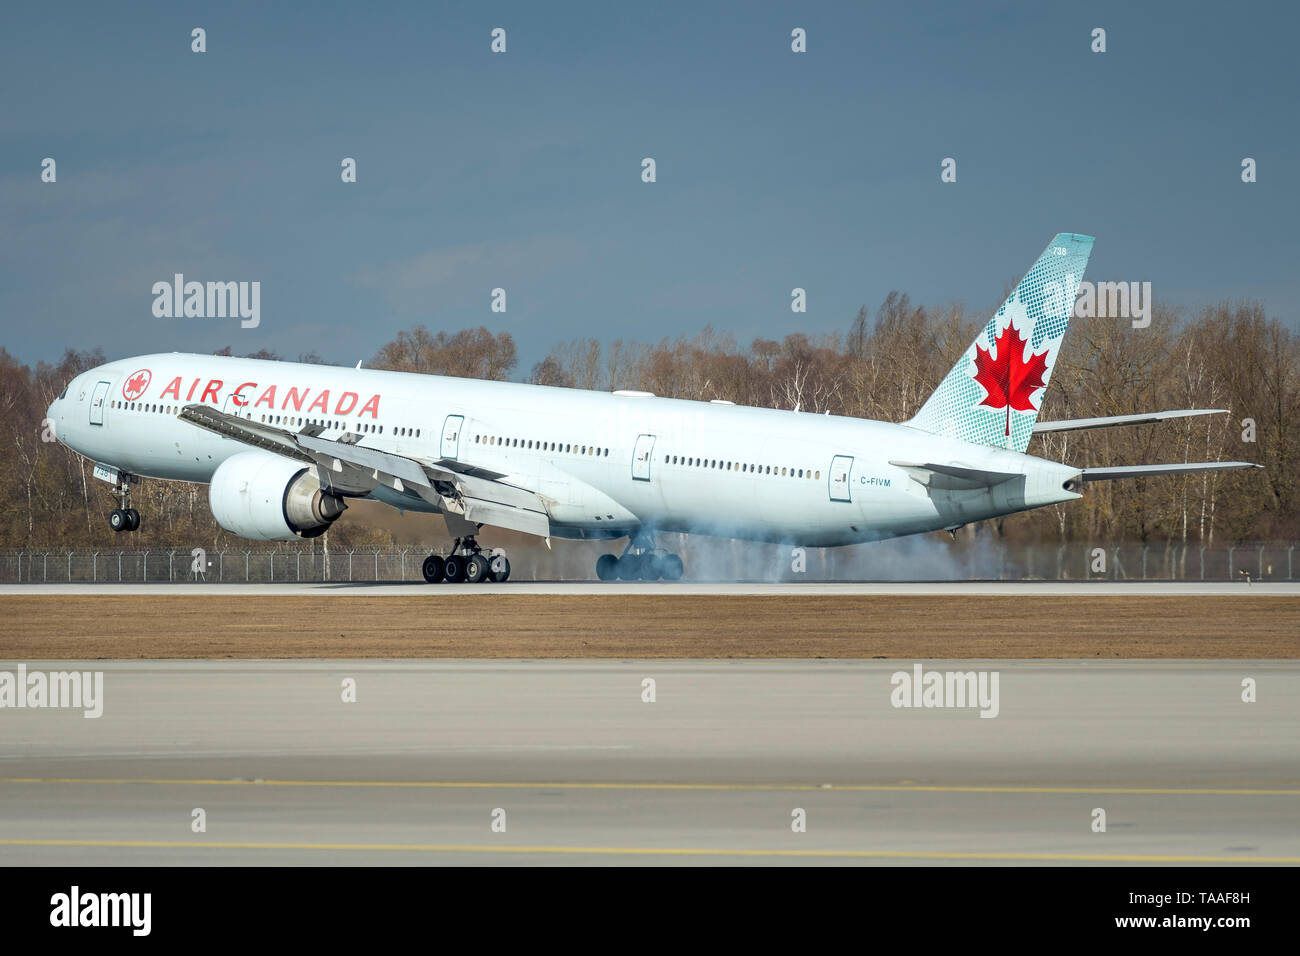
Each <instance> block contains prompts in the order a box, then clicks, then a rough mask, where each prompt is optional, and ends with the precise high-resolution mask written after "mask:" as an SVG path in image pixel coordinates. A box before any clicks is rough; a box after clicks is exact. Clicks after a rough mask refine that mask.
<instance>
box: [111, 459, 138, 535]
mask: <svg viewBox="0 0 1300 956" xmlns="http://www.w3.org/2000/svg"><path fill="white" fill-rule="evenodd" d="M135 480H136V478H135V476H134V475H128V474H126V473H125V472H123V473H122V474H121V475H119V476H118V479H117V484H115V485H113V494H115V495H117V497H118V500H119V501H120V502H121V504H122V507H120V508H114V509H113V510H112V511H110V512H109V513H108V526H109V527H110V528H112V529H113V530H114V531H119V532H120V531H138V530H140V512H138V511H136V510H135V509H134V508H132V507H131V485H132V483H133V482H134V481H135Z"/></svg>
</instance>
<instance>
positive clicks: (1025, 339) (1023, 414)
mask: <svg viewBox="0 0 1300 956" xmlns="http://www.w3.org/2000/svg"><path fill="white" fill-rule="evenodd" d="M1091 254H1092V237H1091V236H1076V235H1074V234H1073V233H1069V232H1063V233H1061V234H1060V235H1058V236H1057V237H1056V238H1055V239H1053V240H1052V241H1051V242H1050V243H1049V244H1048V246H1047V248H1046V249H1045V250H1044V251H1043V254H1042V255H1041V256H1039V257H1038V261H1037V262H1035V263H1034V267H1033V268H1032V269H1030V270H1029V274H1028V275H1026V276H1025V277H1024V278H1023V279H1021V280H1020V284H1019V285H1017V286H1016V287H1015V289H1014V290H1013V291H1012V293H1011V295H1010V297H1009V298H1008V299H1007V301H1006V302H1004V303H1002V308H1000V309H998V311H997V313H996V314H995V315H994V316H993V318H991V319H989V324H988V325H986V326H985V327H984V331H983V332H981V333H980V334H979V335H978V336H977V337H976V338H975V341H974V342H972V343H971V346H970V348H969V349H967V350H966V354H964V355H963V356H962V357H961V358H960V359H959V360H958V362H957V364H956V365H954V366H953V368H952V371H951V372H949V373H948V374H947V376H945V378H944V380H943V381H942V382H940V383H939V387H938V388H937V389H935V390H934V393H933V394H932V395H931V396H930V397H929V398H928V399H926V402H925V404H924V405H923V406H921V410H920V411H919V412H917V413H916V416H915V417H914V418H912V419H911V420H910V421H908V422H907V423H906V424H908V425H911V426H912V427H913V428H919V429H921V430H922V431H927V432H933V433H935V434H936V435H945V436H947V437H950V438H959V439H961V440H962V441H968V442H974V443H976V444H980V445H997V446H999V447H1003V448H1010V449H1011V450H1012V451H1019V452H1023V451H1024V450H1025V449H1026V448H1027V447H1029V438H1030V436H1031V435H1032V434H1033V431H1034V422H1035V420H1036V419H1037V418H1038V408H1039V405H1040V404H1041V403H1042V396H1043V390H1044V389H1045V388H1046V387H1047V383H1048V382H1049V381H1051V378H1052V368H1053V366H1055V364H1056V356H1057V353H1058V352H1059V351H1060V348H1061V340H1062V339H1063V338H1064V337H1065V329H1066V327H1067V326H1068V325H1069V324H1070V315H1071V314H1072V313H1073V311H1074V298H1075V296H1076V295H1077V294H1078V290H1079V283H1080V281H1082V279H1083V271H1084V269H1086V268H1087V266H1088V257H1089V256H1090V255H1091Z"/></svg>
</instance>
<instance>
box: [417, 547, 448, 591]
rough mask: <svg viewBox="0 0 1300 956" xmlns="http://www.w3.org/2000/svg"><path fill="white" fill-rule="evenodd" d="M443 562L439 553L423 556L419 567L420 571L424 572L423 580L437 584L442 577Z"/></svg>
mask: <svg viewBox="0 0 1300 956" xmlns="http://www.w3.org/2000/svg"><path fill="white" fill-rule="evenodd" d="M443 564H444V561H443V560H442V556H441V555H437V554H431V555H429V556H428V557H427V558H425V559H424V564H423V565H422V566H421V567H420V571H421V572H423V574H424V580H426V581H428V582H429V583H430V584H437V583H438V582H439V581H441V580H442V579H443V577H444V571H443Z"/></svg>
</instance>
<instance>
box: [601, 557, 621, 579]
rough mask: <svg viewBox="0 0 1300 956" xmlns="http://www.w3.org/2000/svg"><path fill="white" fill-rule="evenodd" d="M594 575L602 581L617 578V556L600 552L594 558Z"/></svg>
mask: <svg viewBox="0 0 1300 956" xmlns="http://www.w3.org/2000/svg"><path fill="white" fill-rule="evenodd" d="M596 577H598V578H600V580H602V581H614V580H616V579H617V578H618V558H617V557H616V556H615V555H612V554H602V555H601V556H600V557H599V558H597V559H596Z"/></svg>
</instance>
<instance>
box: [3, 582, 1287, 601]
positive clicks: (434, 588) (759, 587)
mask: <svg viewBox="0 0 1300 956" xmlns="http://www.w3.org/2000/svg"><path fill="white" fill-rule="evenodd" d="M100 594H102V595H124V596H131V595H138V596H161V595H183V596H191V595H201V594H207V595H212V596H214V597H239V596H250V597H254V596H255V597H295V596H301V597H412V596H414V595H420V594H428V595H431V596H436V595H444V594H445V595H465V596H470V597H479V596H501V595H512V594H513V595H521V596H526V597H528V596H538V595H554V596H561V597H578V596H606V597H608V596H617V595H664V596H691V595H706V596H753V597H761V596H783V595H784V596H792V597H798V596H829V597H851V596H873V595H899V596H917V597H940V596H952V597H976V596H986V595H991V596H995V597H996V596H1001V597H1015V596H1039V597H1119V596H1123V597H1132V596H1193V595H1223V596H1228V595H1231V596H1237V597H1268V596H1289V597H1300V581H1290V582H1288V581H1265V582H1256V583H1252V584H1247V583H1245V582H1244V581H918V582H897V581H886V582H856V583H849V584H846V583H842V582H819V581H807V582H803V581H781V582H761V581H736V582H726V581H678V582H674V583H666V582H662V581H658V582H643V581H639V582H624V581H610V582H595V581H574V582H565V581H518V582H514V581H507V582H506V583H505V584H445V583H444V584H425V583H423V582H412V581H406V582H390V583H385V582H382V581H381V582H379V583H374V582H370V581H355V582H346V583H340V582H337V581H331V582H320V581H316V582H312V581H303V582H295V583H276V584H270V583H267V584H216V583H212V584H208V583H189V582H186V583H179V582H178V583H171V584H117V583H102V584H0V597H3V596H5V595H100Z"/></svg>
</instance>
